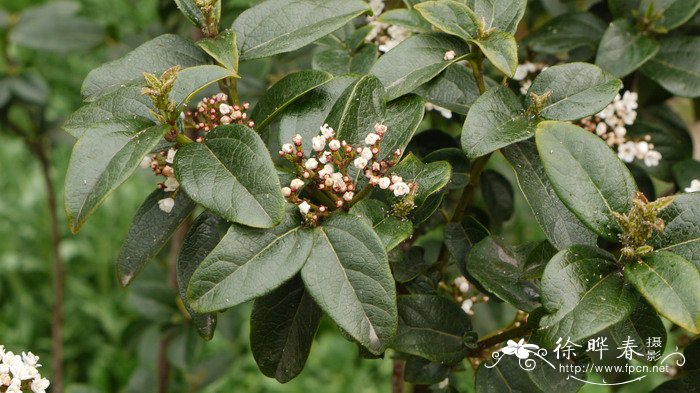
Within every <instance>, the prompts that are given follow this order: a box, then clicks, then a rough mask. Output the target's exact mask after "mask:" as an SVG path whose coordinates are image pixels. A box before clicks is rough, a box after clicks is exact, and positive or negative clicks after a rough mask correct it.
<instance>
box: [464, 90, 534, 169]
mask: <svg viewBox="0 0 700 393" xmlns="http://www.w3.org/2000/svg"><path fill="white" fill-rule="evenodd" d="M537 122H538V119H537V118H536V117H533V116H529V115H526V114H525V109H524V108H523V105H522V103H521V101H520V99H519V98H518V97H517V96H516V95H515V93H513V91H512V90H510V89H509V88H507V87H504V86H499V87H497V88H493V89H490V90H488V91H487V92H486V93H484V95H482V96H481V97H479V98H478V99H477V100H476V101H475V102H474V104H472V107H471V109H470V110H469V113H468V114H467V119H466V120H465V121H464V127H463V128H462V149H463V150H464V152H465V153H466V154H467V157H470V158H476V157H481V156H483V155H486V154H488V153H491V152H492V151H494V150H497V149H500V148H502V147H505V146H508V145H510V144H512V143H515V142H520V141H522V140H525V139H529V138H531V137H532V136H533V135H534V134H535V128H536V126H537Z"/></svg>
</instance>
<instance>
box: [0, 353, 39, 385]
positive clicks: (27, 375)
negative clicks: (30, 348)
mask: <svg viewBox="0 0 700 393" xmlns="http://www.w3.org/2000/svg"><path fill="white" fill-rule="evenodd" d="M38 362H39V357H38V356H36V355H34V354H33V353H31V352H22V354H21V355H15V354H14V353H12V352H11V351H7V352H6V351H5V347H4V346H2V345H0V391H2V392H6V393H20V392H23V391H32V392H33V393H45V392H46V389H47V388H48V387H49V380H48V379H46V378H42V377H41V375H40V374H39V370H38V369H39V368H40V367H41V364H39V363H38Z"/></svg>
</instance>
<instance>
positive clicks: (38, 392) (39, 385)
mask: <svg viewBox="0 0 700 393" xmlns="http://www.w3.org/2000/svg"><path fill="white" fill-rule="evenodd" d="M49 385H50V383H49V380H48V379H46V378H35V379H34V380H33V381H32V384H31V386H30V387H31V389H32V392H34V393H46V389H47V388H48V387H49Z"/></svg>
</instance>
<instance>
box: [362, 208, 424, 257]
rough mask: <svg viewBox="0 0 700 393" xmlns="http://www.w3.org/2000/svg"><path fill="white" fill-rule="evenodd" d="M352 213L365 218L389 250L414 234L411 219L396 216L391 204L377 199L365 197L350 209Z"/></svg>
mask: <svg viewBox="0 0 700 393" xmlns="http://www.w3.org/2000/svg"><path fill="white" fill-rule="evenodd" d="M350 214H354V215H356V216H358V217H360V218H363V219H365V220H366V221H367V223H368V224H369V225H370V226H371V227H372V228H373V229H374V231H375V232H376V233H377V235H378V236H379V239H381V241H382V244H384V248H385V249H386V250H387V251H389V250H392V249H393V248H394V247H396V246H398V245H399V244H400V243H401V242H402V241H404V240H406V239H408V238H409V236H411V234H413V224H412V223H411V221H409V220H407V219H405V218H400V217H397V216H395V215H394V214H393V213H392V211H391V209H390V208H389V206H388V205H387V204H385V203H384V202H381V201H378V200H376V199H363V200H361V201H359V202H358V203H357V204H355V205H354V206H353V207H352V208H351V209H350Z"/></svg>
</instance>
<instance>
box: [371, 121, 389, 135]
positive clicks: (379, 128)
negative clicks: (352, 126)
mask: <svg viewBox="0 0 700 393" xmlns="http://www.w3.org/2000/svg"><path fill="white" fill-rule="evenodd" d="M386 130H387V126H386V125H385V124H380V123H375V124H374V132H376V133H377V134H379V135H382V134H384V133H385V132H386Z"/></svg>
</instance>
